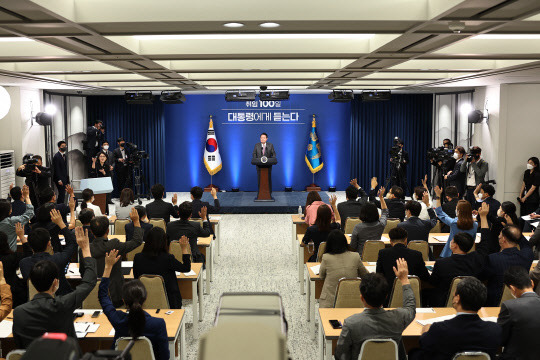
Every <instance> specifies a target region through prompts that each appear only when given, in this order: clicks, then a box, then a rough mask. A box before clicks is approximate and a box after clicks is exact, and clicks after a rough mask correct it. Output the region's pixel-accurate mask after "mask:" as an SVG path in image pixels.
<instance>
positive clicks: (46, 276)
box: [30, 260, 58, 292]
mask: <svg viewBox="0 0 540 360" xmlns="http://www.w3.org/2000/svg"><path fill="white" fill-rule="evenodd" d="M54 279H58V266H56V264H55V263H53V262H52V261H49V260H41V261H38V262H37V263H36V264H35V265H34V266H33V267H32V270H30V281H32V285H34V287H35V288H36V290H37V291H39V292H44V291H47V290H49V289H50V288H51V286H52V284H53V281H54Z"/></svg>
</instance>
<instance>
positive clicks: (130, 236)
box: [126, 221, 154, 241]
mask: <svg viewBox="0 0 540 360" xmlns="http://www.w3.org/2000/svg"><path fill="white" fill-rule="evenodd" d="M153 227H154V225H152V224H149V223H145V222H142V221H141V228H142V229H143V230H144V236H143V241H146V236H148V232H149V231H150V229H152V228H153ZM134 231H135V225H133V223H132V222H129V223H127V224H126V241H130V240H131V239H133V232H134Z"/></svg>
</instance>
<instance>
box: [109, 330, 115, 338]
mask: <svg viewBox="0 0 540 360" xmlns="http://www.w3.org/2000/svg"><path fill="white" fill-rule="evenodd" d="M114 334H115V331H114V328H112V329H111V332H110V333H109V336H114Z"/></svg>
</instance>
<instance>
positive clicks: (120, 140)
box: [116, 137, 126, 143]
mask: <svg viewBox="0 0 540 360" xmlns="http://www.w3.org/2000/svg"><path fill="white" fill-rule="evenodd" d="M122 141H126V140H124V138H122V137H119V138H118V139H116V142H117V143H120V142H122Z"/></svg>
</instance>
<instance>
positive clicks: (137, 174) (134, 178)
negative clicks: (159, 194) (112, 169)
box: [126, 162, 150, 205]
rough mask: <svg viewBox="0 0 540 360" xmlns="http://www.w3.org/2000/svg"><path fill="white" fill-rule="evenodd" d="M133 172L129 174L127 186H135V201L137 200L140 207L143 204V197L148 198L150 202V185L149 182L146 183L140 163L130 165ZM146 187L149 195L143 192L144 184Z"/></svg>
mask: <svg viewBox="0 0 540 360" xmlns="http://www.w3.org/2000/svg"><path fill="white" fill-rule="evenodd" d="M130 167H131V171H129V173H128V177H127V179H126V184H130V185H131V184H132V185H133V190H134V191H133V192H134V195H135V199H137V202H138V203H139V205H140V204H141V203H142V201H141V199H140V198H141V197H144V198H146V200H150V186H149V185H148V181H146V177H145V176H144V172H143V170H142V167H141V163H140V162H136V163H133V164H131V165H130ZM141 181H142V184H144V186H146V189H147V191H148V192H147V193H143V192H142V184H141Z"/></svg>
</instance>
